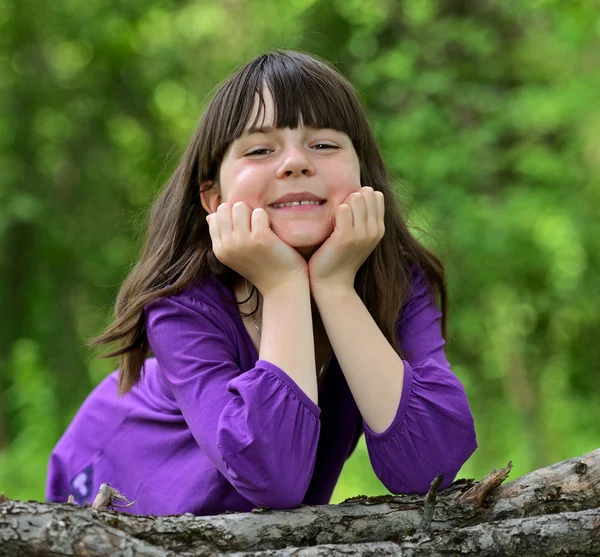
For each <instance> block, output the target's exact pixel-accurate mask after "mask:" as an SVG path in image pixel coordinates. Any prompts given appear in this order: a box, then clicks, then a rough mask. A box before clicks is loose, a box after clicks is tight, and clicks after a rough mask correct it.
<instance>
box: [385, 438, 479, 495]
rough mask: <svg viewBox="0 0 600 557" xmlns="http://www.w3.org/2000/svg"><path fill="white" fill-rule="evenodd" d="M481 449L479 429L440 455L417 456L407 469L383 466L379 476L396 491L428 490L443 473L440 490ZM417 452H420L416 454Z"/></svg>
mask: <svg viewBox="0 0 600 557" xmlns="http://www.w3.org/2000/svg"><path fill="white" fill-rule="evenodd" d="M475 449H477V439H476V437H475V433H474V432H473V433H471V434H469V435H467V434H466V432H465V437H464V438H463V439H462V440H461V442H457V443H456V444H455V445H454V446H453V447H452V448H451V449H450V450H447V451H443V452H439V453H438V454H437V455H436V457H434V458H432V456H433V455H431V454H429V457H428V458H427V459H420V458H418V457H417V458H415V459H414V461H413V462H414V464H413V466H408V467H406V468H405V469H403V470H396V469H393V470H391V469H389V468H388V467H381V468H380V470H381V473H377V470H376V473H377V476H378V477H379V479H380V480H381V483H383V485H384V486H385V487H386V489H388V491H390V492H391V493H393V494H394V495H402V494H404V495H409V494H420V495H423V494H426V493H427V492H428V491H429V489H430V487H431V484H432V482H433V480H435V478H436V477H437V476H438V475H439V474H442V476H443V480H442V483H441V484H440V486H439V487H438V491H442V490H444V489H446V488H447V487H449V486H450V484H451V483H452V482H453V481H454V479H455V478H456V476H457V474H458V472H459V471H460V469H461V468H462V466H463V465H464V464H465V462H467V460H468V459H469V457H470V456H471V455H472V454H473V453H474V452H475ZM415 456H416V455H415Z"/></svg>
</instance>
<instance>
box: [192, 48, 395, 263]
mask: <svg viewBox="0 0 600 557" xmlns="http://www.w3.org/2000/svg"><path fill="white" fill-rule="evenodd" d="M198 134H199V135H200V137H201V138H203V139H202V142H201V145H200V167H199V181H200V183H201V188H202V195H201V200H202V205H203V207H204V209H205V210H206V211H207V212H213V211H215V210H216V207H217V206H218V204H219V203H220V202H222V201H228V202H230V203H235V202H236V201H244V202H246V203H247V204H248V205H249V206H250V207H251V208H252V209H254V208H257V207H261V208H264V209H265V210H266V211H267V213H268V214H269V217H270V222H271V226H272V228H273V231H274V232H275V233H276V234H277V235H278V236H279V237H280V238H281V239H282V240H283V241H284V242H286V243H288V244H289V245H291V246H292V247H295V248H297V249H298V250H299V251H301V252H303V253H304V254H305V255H307V256H308V255H310V254H311V253H312V252H313V251H314V250H315V249H316V247H317V246H318V245H320V244H321V243H323V242H324V241H325V240H326V239H327V238H328V237H329V235H330V234H331V232H332V231H333V213H334V211H335V209H336V207H337V206H338V205H340V204H341V203H342V202H343V201H344V199H345V198H346V197H347V196H348V195H349V194H350V193H352V192H353V191H356V190H357V189H359V188H360V186H361V182H362V183H363V184H364V183H365V180H366V183H370V180H369V178H372V177H381V176H382V175H383V163H382V161H381V159H380V158H379V156H378V153H377V148H376V145H375V140H374V138H373V135H372V134H371V130H370V128H369V124H368V122H367V120H366V118H365V114H364V112H363V110H362V107H361V106H360V104H359V102H358V101H357V99H356V96H355V94H354V91H353V90H352V87H351V86H350V84H349V83H348V82H347V81H346V80H345V79H344V78H343V77H342V76H341V75H340V74H338V73H337V72H335V71H334V70H333V69H332V68H330V67H329V66H328V65H326V64H325V63H323V62H321V61H319V60H317V59H315V58H313V57H310V56H308V55H305V54H301V53H298V52H277V53H273V54H269V55H264V56H260V57H259V58H256V59H255V60H253V61H252V62H250V63H249V64H248V65H246V66H245V67H244V68H242V69H241V70H240V71H239V72H237V73H236V74H235V75H234V76H232V77H231V78H230V79H229V80H227V82H226V83H225V84H224V85H223V86H222V88H221V89H220V90H219V91H218V92H217V94H216V96H215V97H214V99H213V101H212V102H211V103H210V105H209V107H208V108H207V110H206V113H205V115H204V117H203V119H202V122H201V124H200V129H199V130H198ZM290 195H292V196H295V197H293V198H289V197H288V199H289V200H290V201H291V200H310V199H314V200H317V201H318V202H320V203H321V204H320V205H318V206H308V207H304V208H303V209H302V210H301V211H300V210H297V209H293V210H291V209H289V208H288V209H285V208H278V207H275V206H274V204H276V203H277V202H279V201H280V200H282V198H283V199H284V200H285V199H286V197H284V196H290Z"/></svg>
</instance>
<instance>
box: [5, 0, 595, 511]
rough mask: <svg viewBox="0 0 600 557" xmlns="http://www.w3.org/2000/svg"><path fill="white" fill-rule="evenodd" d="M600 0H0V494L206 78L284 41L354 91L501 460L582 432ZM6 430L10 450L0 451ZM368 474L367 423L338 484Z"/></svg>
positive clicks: (51, 400)
mask: <svg viewBox="0 0 600 557" xmlns="http://www.w3.org/2000/svg"><path fill="white" fill-rule="evenodd" d="M598 29H600V5H598V3H596V2H589V1H587V0H573V1H571V2H558V1H553V0H520V1H517V0H502V1H500V0H492V1H489V2H463V1H460V2H459V1H458V0H402V1H398V0H372V1H371V2H368V3H365V2H363V1H361V0H352V1H350V0H340V1H337V0H336V1H329V0H294V1H289V2H287V3H286V4H285V9H283V7H282V3H281V2H279V1H277V0H260V1H259V0H245V1H240V2H234V1H231V0H227V1H225V0H220V1H218V0H189V1H187V2H174V1H172V0H158V1H156V2H152V3H150V4H149V3H147V2H140V1H137V0H133V1H132V0H128V1H127V2H125V1H123V0H113V1H112V2H108V3H107V2H99V0H88V1H87V2H74V1H73V0H68V1H64V2H61V3H44V2H40V1H39V0H38V1H36V0H22V1H20V2H13V3H9V2H6V1H5V0H0V37H1V38H0V105H1V106H2V107H3V111H2V112H3V118H2V119H1V120H0V168H2V172H0V245H2V246H3V249H2V250H0V315H2V324H1V325H0V491H5V492H7V494H8V495H9V496H11V497H19V498H25V499H28V498H37V499H40V498H42V497H43V483H44V475H45V468H46V460H47V456H48V453H49V451H50V448H51V447H52V445H53V444H54V442H55V441H56V439H57V438H58V436H59V435H60V433H61V431H62V430H63V429H64V427H65V426H66V424H68V422H69V420H70V418H71V416H72V415H73V412H74V411H75V410H76V409H77V407H78V405H79V404H80V403H81V401H82V399H83V398H84V396H85V395H86V394H87V393H88V392H89V390H90V389H91V388H92V386H93V385H94V384H96V383H97V382H98V381H99V380H100V379H101V378H102V377H103V376H105V375H106V374H107V373H108V372H109V371H110V370H111V369H112V364H111V363H110V362H106V361H101V360H97V359H93V358H92V354H91V352H89V351H88V350H87V349H86V348H85V340H86V338H88V337H90V336H92V335H94V334H96V333H98V332H99V331H100V330H101V329H102V327H103V325H104V324H106V323H107V321H108V319H109V315H110V312H111V307H112V304H113V302H114V297H115V294H116V291H117V289H118V286H119V284H120V282H121V280H122V279H123V277H124V276H125V274H126V273H127V270H128V269H129V267H130V266H131V264H132V262H133V261H134V260H135V258H136V254H137V251H138V249H139V242H140V238H141V236H142V234H143V225H144V222H145V216H144V213H145V211H146V209H147V208H148V206H149V204H150V203H151V201H152V199H153V197H154V196H155V195H156V192H157V190H158V189H159V187H160V185H161V183H163V182H164V181H165V179H166V178H167V176H168V174H169V172H170V170H171V169H172V168H173V166H174V164H175V161H176V159H177V157H178V156H179V154H180V153H181V152H182V149H183V147H184V146H185V144H186V142H187V140H188V138H189V136H190V135H191V133H192V130H193V128H194V126H195V124H196V122H197V120H198V118H199V115H200V113H201V111H202V108H203V106H204V105H205V103H206V101H207V98H208V96H209V94H210V92H211V91H212V90H213V88H214V87H215V85H216V84H217V83H218V82H219V81H221V80H222V79H224V78H225V77H226V76H227V75H228V74H229V72H230V71H231V70H232V69H233V68H234V67H236V66H238V65H239V64H240V63H241V62H243V61H245V60H247V59H249V58H250V57H252V56H253V55H255V54H257V53H259V52H262V51H264V50H268V49H270V48H274V47H279V48H300V49H304V50H307V51H310V52H313V53H316V54H319V55H321V56H323V57H325V58H327V59H329V60H331V61H332V62H333V63H335V64H336V65H337V66H338V67H339V68H340V70H341V71H342V72H343V73H344V74H345V75H347V76H348V78H349V79H350V80H351V81H352V82H353V83H354V85H355V86H356V88H357V89H358V90H359V92H360V94H361V96H362V97H363V99H364V101H365V104H366V105H367V107H368V110H369V114H370V117H371V120H372V122H373V126H374V128H375V130H376V133H377V136H378V138H379V141H380V145H381V148H382V152H383V153H384V157H385V160H386V162H387V163H388V165H389V167H390V170H391V171H392V172H393V174H394V175H395V176H396V177H397V180H398V187H399V190H400V192H401V195H402V197H403V199H404V200H405V202H406V204H407V207H408V209H409V210H410V222H411V224H412V226H413V227H414V231H415V234H417V235H419V237H422V239H423V241H425V242H426V243H427V244H428V245H430V246H432V247H433V248H434V249H436V250H437V251H438V252H439V253H440V254H441V255H442V257H443V258H444V260H445V262H446V264H447V271H448V283H449V287H450V294H451V300H450V314H449V318H450V331H451V338H450V339H449V340H450V341H449V344H448V350H449V357H450V360H451V362H452V364H453V369H454V371H455V372H456V373H457V374H458V375H459V377H460V378H461V380H462V381H463V382H464V384H465V386H466V388H467V391H468V394H469V398H470V401H471V405H472V408H473V411H474V414H475V420H476V425H477V429H478V438H479V444H480V448H479V450H478V451H477V453H476V454H475V455H474V456H473V458H472V459H471V460H470V461H469V462H468V463H467V464H466V465H465V467H464V469H463V471H462V472H463V475H466V476H481V475H483V474H485V473H486V472H487V471H488V470H489V469H490V468H491V467H492V466H500V465H504V464H506V462H507V461H508V460H511V459H512V460H513V462H514V464H515V467H514V471H513V476H516V475H519V474H522V473H525V472H527V471H529V470H531V469H533V468H536V467H539V466H542V465H546V464H549V463H551V462H553V461H557V460H560V459H563V458H567V457H570V456H575V455H578V454H581V453H584V452H586V451H589V450H591V449H593V448H595V447H597V446H599V445H600V428H599V427H598V424H599V423H600V405H598V403H597V395H596V390H597V389H596V382H595V370H596V366H597V362H598V361H600V344H599V343H598V341H597V334H598V331H599V330H600V288H598V278H597V277H598V276H600V258H599V255H598V254H599V253H600V218H599V217H600V215H599V212H600V179H599V176H600V148H599V147H598V145H599V144H600V142H599V141H598V138H599V137H600V103H599V100H598V99H599V97H598V94H597V92H598V91H599V90H600V68H599V67H598V56H597V53H598V52H599V50H600V48H599V47H600V44H599V43H600V36H599V33H598ZM2 447H4V449H2ZM359 492H360V493H367V494H375V493H382V492H384V489H383V487H382V486H381V484H380V483H379V482H378V480H377V479H376V478H375V477H374V475H373V473H372V471H371V467H370V464H369V462H368V457H367V454H366V448H365V446H364V443H361V444H359V446H358V448H357V450H356V453H355V455H354V456H353V457H352V458H351V459H350V461H349V463H348V465H347V466H346V468H345V470H344V473H343V476H342V479H341V480H340V483H339V484H338V486H337V488H336V492H335V495H334V501H339V500H341V499H343V498H345V497H348V496H351V495H355V494H357V493H359Z"/></svg>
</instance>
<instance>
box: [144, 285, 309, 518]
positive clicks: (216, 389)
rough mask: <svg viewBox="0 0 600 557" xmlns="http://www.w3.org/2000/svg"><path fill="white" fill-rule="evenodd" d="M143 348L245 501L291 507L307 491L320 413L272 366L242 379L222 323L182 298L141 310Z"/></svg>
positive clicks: (208, 452) (259, 364) (210, 312)
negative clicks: (145, 338) (149, 352)
mask: <svg viewBox="0 0 600 557" xmlns="http://www.w3.org/2000/svg"><path fill="white" fill-rule="evenodd" d="M145 311H146V326H147V331H148V339H149V342H150V346H151V348H152V351H153V353H154V356H155V357H156V359H157V361H158V363H159V365H160V368H161V370H162V372H163V374H164V376H165V378H166V380H167V381H168V383H169V384H170V386H171V389H172V392H173V395H174V397H175V399H176V401H177V403H178V406H179V408H180V409H181V412H182V414H183V417H184V419H185V420H186V422H187V425H188V427H189V428H190V430H191V432H192V434H193V436H194V438H195V440H196V441H197V443H198V445H199V446H200V448H201V449H202V451H203V452H204V453H205V454H206V455H207V457H208V458H209V459H210V460H211V461H212V462H213V464H214V465H215V466H216V467H217V469H218V470H219V471H220V472H221V473H222V474H223V475H224V476H225V478H226V479H227V480H228V481H229V482H230V483H231V484H232V485H233V486H234V488H235V489H236V490H237V491H238V493H240V495H242V496H243V497H244V498H246V499H248V500H249V501H251V502H252V503H254V504H255V505H258V506H267V507H273V508H293V507H297V506H299V505H300V504H301V503H302V500H303V499H304V496H305V494H306V491H307V489H308V486H309V483H310V480H311V477H312V473H313V469H314V465H315V459H316V452H317V444H318V439H319V432H320V421H319V415H320V408H319V407H318V406H317V405H316V404H315V403H314V402H313V401H312V400H311V399H310V398H309V397H308V396H307V395H306V394H305V393H304V392H303V391H302V390H301V389H300V388H299V387H298V386H297V385H296V383H294V381H293V380H292V379H291V378H290V377H289V376H288V375H287V374H286V373H285V372H284V371H283V370H281V369H280V368H279V367H277V366H275V365H273V364H271V363H269V362H267V361H264V360H258V361H257V362H256V364H255V367H253V368H252V369H250V370H248V371H244V372H242V370H240V368H239V365H238V363H237V362H238V359H239V358H238V349H237V348H236V341H235V334H234V333H233V332H232V331H231V330H228V329H227V322H228V320H227V319H224V318H223V315H219V313H218V312H217V311H214V310H212V309H211V308H210V307H208V306H206V305H205V304H202V303H201V302H200V301H199V300H197V299H195V298H193V297H190V296H187V295H185V294H184V293H182V294H178V295H176V296H171V297H167V298H160V299H158V300H155V301H153V302H152V303H151V304H149V305H148V306H147V307H146V310H145Z"/></svg>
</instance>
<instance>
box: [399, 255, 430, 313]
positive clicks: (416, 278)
mask: <svg viewBox="0 0 600 557" xmlns="http://www.w3.org/2000/svg"><path fill="white" fill-rule="evenodd" d="M408 276H409V280H410V286H409V288H408V292H407V294H406V297H405V303H404V306H407V305H408V304H410V302H411V301H414V300H415V299H417V298H423V297H424V296H428V297H432V298H433V288H432V282H431V279H430V278H429V277H428V276H427V275H426V274H425V272H424V271H423V269H421V267H419V266H418V265H417V264H416V263H412V264H411V265H410V266H409V272H408Z"/></svg>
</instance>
